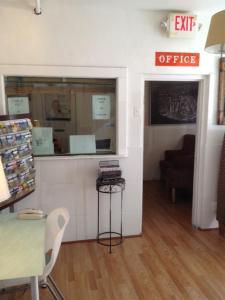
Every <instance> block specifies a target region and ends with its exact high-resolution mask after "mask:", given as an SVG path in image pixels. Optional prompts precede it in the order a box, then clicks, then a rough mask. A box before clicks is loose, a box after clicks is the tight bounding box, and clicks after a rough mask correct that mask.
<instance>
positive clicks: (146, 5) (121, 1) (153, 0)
mask: <svg viewBox="0 0 225 300" xmlns="http://www.w3.org/2000/svg"><path fill="white" fill-rule="evenodd" d="M73 3H74V4H80V5H101V6H116V7H126V8H137V9H150V10H172V11H202V10H204V11H212V12H216V11H220V10H225V0H73Z"/></svg>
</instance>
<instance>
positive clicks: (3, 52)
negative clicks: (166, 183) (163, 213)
mask: <svg viewBox="0 0 225 300" xmlns="http://www.w3.org/2000/svg"><path fill="white" fill-rule="evenodd" d="M25 4H27V3H26V2H24V3H23V5H22V4H21V5H22V6H21V7H20V6H19V5H18V7H14V6H12V7H10V6H7V4H6V3H5V4H4V6H2V7H1V4H0V8H1V9H0V17H1V26H0V36H1V47H0V63H2V64H12V65H13V64H23V65H30V68H32V65H40V66H41V65H44V66H52V65H64V66H65V65H68V66H93V67H94V66H99V67H101V66H110V67H118V66H120V67H127V68H128V87H127V88H128V110H127V113H128V157H126V158H121V159H120V162H121V165H122V168H123V171H124V177H125V178H126V180H127V185H126V192H125V199H124V230H125V234H139V233H140V232H141V221H142V178H143V175H142V173H143V162H142V161H143V124H144V122H143V119H144V117H143V103H144V100H143V99H144V88H143V86H144V84H143V78H144V76H145V75H146V74H186V73H188V74H209V73H211V72H214V73H215V74H216V73H217V69H215V61H216V60H215V58H214V56H212V55H209V54H206V53H204V50H203V48H204V42H205V39H206V31H207V27H208V23H209V16H207V15H206V16H205V15H203V14H199V17H200V21H201V22H202V23H203V27H202V30H201V31H200V32H199V33H198V37H197V39H196V40H190V41H189V40H182V39H181V40H172V39H168V38H167V36H166V34H165V33H162V32H161V29H160V25H159V24H160V22H161V21H162V19H163V18H164V17H165V16H166V15H167V14H166V12H150V11H138V10H136V11H135V10H133V11H132V10H126V9H113V8H110V9H106V8H101V7H94V6H90V7H89V6H83V7H82V6H76V5H75V4H74V5H71V6H70V7H68V6H67V1H60V0H54V1H53V0H48V1H46V2H45V3H44V7H43V13H42V15H40V16H36V15H34V14H33V12H32V8H31V7H29V8H28V7H26V6H25ZM155 51H180V52H201V64H200V67H199V68H191V67H189V68H184V67H180V68H170V67H155V66H154V53H155ZM28 67H29V66H28ZM40 68H41V67H40ZM43 75H44V74H43ZM212 89H213V87H212ZM210 101H211V102H212V103H213V104H212V108H213V105H215V103H216V102H215V98H214V96H213V95H212V98H211V100H210ZM206 103H207V102H206ZM213 110H214V108H213ZM213 113H215V110H214V111H213ZM210 122H211V121H210ZM210 122H209V123H208V124H209V131H208V135H207V138H206V140H207V142H206V147H207V154H206V157H207V159H209V158H210V160H212V161H214V164H213V166H209V165H208V164H207V162H206V167H207V168H209V167H212V168H213V174H214V173H216V171H217V169H216V167H217V164H218V163H217V162H218V155H217V154H218V149H219V145H220V144H221V134H220V133H219V136H218V139H217V147H216V149H211V146H210V145H211V137H212V136H213V135H214V133H213V132H212V128H211V127H210V126H211V125H210V124H211V123H210ZM220 128H221V127H220ZM213 130H214V132H216V133H217V131H218V128H217V126H214V127H213ZM98 161H99V159H94V158H93V159H70V160H60V159H57V160H42V161H36V167H37V191H36V192H35V194H34V195H32V196H31V197H30V199H27V200H25V201H24V202H23V203H22V205H23V206H34V205H36V206H37V207H43V208H45V209H47V210H50V209H52V208H53V207H54V206H58V205H65V206H67V207H69V208H70V211H71V214H72V216H73V218H72V221H71V222H70V225H69V228H68V230H67V233H66V240H74V239H85V238H95V235H96V197H97V195H96V191H95V179H96V175H97V174H96V168H97V164H98ZM208 161H209V160H208ZM52 174H54V175H53V176H52ZM207 178H208V177H204V180H205V186H204V187H206V185H207V182H206V180H207ZM210 179H211V182H210V185H213V187H214V186H215V184H216V182H215V178H214V177H213V178H212V176H211V177H210ZM208 189H210V188H209V187H206V188H205V193H204V195H203V197H207V199H204V201H206V206H207V208H205V210H206V209H208V208H209V209H208V212H207V213H205V214H204V215H202V217H201V222H202V223H204V224H206V225H207V224H209V223H207V222H208V220H209V219H210V220H211V219H213V218H214V219H215V211H214V210H213V211H212V210H211V207H210V203H209V197H208V196H207V191H208ZM211 190H213V189H211ZM211 190H210V196H211V198H210V199H211V201H212V200H214V199H215V193H214V192H215V191H213V192H211ZM207 201H208V202H207Z"/></svg>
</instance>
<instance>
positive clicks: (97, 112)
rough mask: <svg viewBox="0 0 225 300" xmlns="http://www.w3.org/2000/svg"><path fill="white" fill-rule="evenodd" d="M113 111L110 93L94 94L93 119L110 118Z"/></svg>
mask: <svg viewBox="0 0 225 300" xmlns="http://www.w3.org/2000/svg"><path fill="white" fill-rule="evenodd" d="M110 113H111V101H110V95H93V96H92V118H93V120H108V119H110Z"/></svg>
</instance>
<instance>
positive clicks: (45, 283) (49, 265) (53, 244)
mask: <svg viewBox="0 0 225 300" xmlns="http://www.w3.org/2000/svg"><path fill="white" fill-rule="evenodd" d="M69 219H70V217H69V213H68V210H67V209H66V208H63V207H62V208H56V209H55V210H53V211H52V212H51V213H50V214H49V215H48V217H47V220H46V235H45V236H46V238H45V267H44V271H43V275H42V276H41V277H40V278H39V285H40V286H41V287H43V288H44V287H48V289H49V290H50V292H51V294H52V295H53V297H54V299H57V300H64V297H63V295H62V293H61V292H60V290H59V289H58V288H57V286H56V284H55V282H54V280H53V279H52V277H51V276H50V273H51V271H52V269H53V267H54V265H55V262H56V259H57V256H58V253H59V249H60V246H61V242H62V238H63V234H64V231H65V228H66V226H67V224H68V222H69ZM27 282H28V278H24V279H12V280H1V281H0V295H1V294H5V293H12V292H15V291H20V290H22V291H23V290H26V289H27V288H28V287H29V284H27Z"/></svg>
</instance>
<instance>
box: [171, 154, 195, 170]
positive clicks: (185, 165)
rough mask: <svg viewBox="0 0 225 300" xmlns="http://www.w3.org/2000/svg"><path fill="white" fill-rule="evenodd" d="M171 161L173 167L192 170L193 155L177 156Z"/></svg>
mask: <svg viewBox="0 0 225 300" xmlns="http://www.w3.org/2000/svg"><path fill="white" fill-rule="evenodd" d="M173 162H174V166H175V168H178V169H189V170H194V155H182V156H178V157H176V158H175V159H174V161H173Z"/></svg>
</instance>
